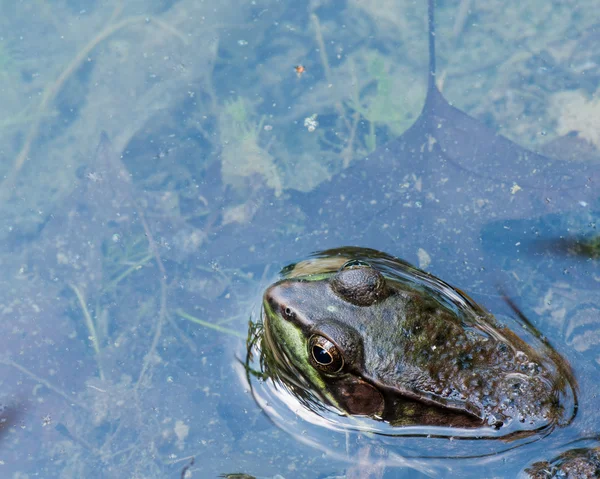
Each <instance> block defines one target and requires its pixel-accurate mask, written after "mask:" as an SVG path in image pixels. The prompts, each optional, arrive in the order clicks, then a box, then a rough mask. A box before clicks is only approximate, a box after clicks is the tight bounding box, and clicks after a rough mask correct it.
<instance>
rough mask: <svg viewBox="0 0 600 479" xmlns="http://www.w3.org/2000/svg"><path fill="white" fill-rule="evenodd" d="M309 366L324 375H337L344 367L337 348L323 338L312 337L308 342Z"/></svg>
mask: <svg viewBox="0 0 600 479" xmlns="http://www.w3.org/2000/svg"><path fill="white" fill-rule="evenodd" d="M308 352H309V357H310V362H311V364H312V365H313V366H314V367H315V368H317V369H319V370H320V371H323V372H325V373H330V374H332V373H337V372H339V371H341V369H342V368H343V367H344V358H343V357H342V353H340V350H339V349H338V347H337V346H336V345H335V344H333V343H332V342H331V341H329V339H327V338H325V337H324V336H318V335H314V336H311V337H310V340H309V341H308Z"/></svg>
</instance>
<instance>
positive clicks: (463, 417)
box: [262, 248, 576, 436]
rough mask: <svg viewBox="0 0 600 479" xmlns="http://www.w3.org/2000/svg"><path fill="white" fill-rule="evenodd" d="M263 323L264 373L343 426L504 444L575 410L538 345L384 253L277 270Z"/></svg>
mask: <svg viewBox="0 0 600 479" xmlns="http://www.w3.org/2000/svg"><path fill="white" fill-rule="evenodd" d="M263 323H264V324H263V326H264V329H263V340H262V348H263V349H264V350H265V351H266V352H267V353H268V361H270V362H271V365H277V368H271V369H277V370H278V371H280V373H278V374H279V376H280V378H281V379H282V380H283V381H284V382H288V383H289V384H291V385H292V387H293V388H294V389H295V390H296V391H298V390H303V391H304V392H305V393H307V394H309V395H310V396H311V397H313V398H316V399H317V400H319V401H322V402H323V403H325V404H328V405H329V406H332V407H334V408H335V409H337V410H338V411H339V412H340V413H342V414H345V415H350V416H368V417H371V418H373V419H376V420H381V421H386V422H388V423H389V424H390V425H392V426H398V427H402V426H415V425H423V426H445V427H455V428H463V429H464V428H467V429H472V428H486V429H487V430H488V431H494V434H498V435H501V436H503V435H509V434H513V433H516V432H520V433H527V432H528V431H529V432H533V431H539V430H541V429H543V428H546V427H548V426H551V425H555V424H561V423H563V424H564V423H565V422H568V421H569V420H570V419H571V418H572V417H573V415H574V412H575V410H576V386H575V382H574V380H573V379H572V374H571V372H570V369H569V366H568V364H567V363H566V362H565V361H564V360H563V359H562V358H561V357H560V356H559V355H558V353H556V351H554V350H553V349H552V348H551V346H550V345H549V344H547V343H546V342H544V341H543V340H542V339H540V338H539V337H537V336H535V335H530V336H531V338H530V339H528V340H527V341H526V340H524V339H523V338H522V337H520V336H519V335H517V334H516V333H515V332H513V331H512V330H511V329H509V328H507V327H506V326H503V325H501V324H500V322H499V321H498V319H496V318H494V317H493V316H492V315H491V314H489V313H488V312H486V311H485V310H484V309H483V308H482V307H480V306H478V305H477V304H476V303H475V302H474V301H473V300H471V299H470V298H469V297H468V296H467V295H466V294H464V293H463V292H461V291H460V290H458V289H456V288H453V287H451V286H450V285H448V284H447V283H445V282H443V281H441V280H440V279H438V278H436V277H434V276H432V275H430V274H428V273H425V272H423V271H421V270H419V269H417V268H415V267H413V266H411V265H409V264H408V263H405V262H403V261H401V260H398V259H396V258H392V257H390V256H387V255H385V254H383V253H378V252H375V251H372V250H365V249H360V248H344V249H340V250H337V251H336V250H332V251H329V252H324V253H321V254H320V255H319V256H318V257H316V258H314V259H312V260H307V261H305V262H302V263H299V264H296V265H294V266H292V267H288V268H287V269H286V270H284V274H283V279H281V280H280V281H278V282H276V283H274V284H272V285H271V286H269V287H268V289H267V290H266V291H265V293H264V297H263ZM281 371H284V372H283V373H281Z"/></svg>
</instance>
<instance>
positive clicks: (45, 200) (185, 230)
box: [0, 0, 599, 478]
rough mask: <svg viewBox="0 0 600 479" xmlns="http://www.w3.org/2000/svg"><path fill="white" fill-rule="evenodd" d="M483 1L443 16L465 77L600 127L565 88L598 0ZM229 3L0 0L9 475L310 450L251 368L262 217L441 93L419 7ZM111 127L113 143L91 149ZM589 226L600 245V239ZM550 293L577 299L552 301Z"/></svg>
mask: <svg viewBox="0 0 600 479" xmlns="http://www.w3.org/2000/svg"><path fill="white" fill-rule="evenodd" d="M469 3H470V2H458V1H452V2H444V5H443V8H441V9H440V11H439V14H438V17H439V18H440V24H441V26H440V34H439V38H440V39H441V40H440V51H441V58H442V59H443V60H442V61H441V64H442V67H441V71H442V75H440V79H439V82H440V84H443V87H444V89H445V91H447V92H448V94H449V95H448V96H449V97H450V99H453V97H455V99H456V103H457V104H459V105H460V106H461V107H463V108H465V109H466V110H467V111H469V112H472V113H475V114H477V115H478V116H480V117H482V118H485V119H487V120H488V121H489V123H490V124H492V125H496V126H499V127H500V128H501V129H502V130H503V131H504V132H505V133H507V134H509V136H511V137H512V138H515V139H518V140H519V141H525V142H526V143H528V144H530V145H531V144H533V145H534V146H538V145H539V144H541V143H540V142H541V141H542V138H541V136H542V135H537V133H536V132H541V131H544V135H543V137H544V139H548V138H554V137H556V136H557V135H558V134H563V133H564V134H567V133H569V132H568V131H566V129H569V130H573V129H575V130H581V135H580V136H582V137H584V138H588V137H590V135H592V133H590V130H589V128H588V129H586V128H587V126H586V125H585V124H581V125H579V123H578V122H579V121H583V120H579V119H578V118H579V117H577V116H576V115H571V116H570V117H569V118H568V119H565V118H564V117H561V116H560V112H561V111H564V108H563V109H562V110H561V109H556V108H555V109H552V108H551V103H552V102H551V101H550V99H551V98H554V100H556V99H557V98H562V97H558V96H557V95H561V92H563V91H564V90H570V89H572V87H573V85H574V84H573V81H574V78H576V77H575V76H574V74H572V73H570V71H569V70H568V64H569V62H570V61H572V60H573V59H576V60H577V65H580V66H581V65H583V66H585V65H589V64H590V63H592V64H593V63H594V61H595V62H596V65H597V59H595V57H593V55H594V52H595V50H594V49H593V48H588V53H589V56H590V58H588V59H586V58H585V56H584V55H583V54H582V53H581V51H580V50H581V47H580V45H585V44H586V43H585V42H589V35H590V34H589V33H588V27H589V23H591V22H592V19H593V18H594V16H593V15H591V14H590V15H588V13H589V12H595V11H596V9H597V5H596V2H595V1H594V0H587V1H583V2H578V5H577V6H576V8H575V7H573V9H572V11H571V10H567V7H566V6H562V5H561V6H557V5H554V9H553V10H550V7H549V6H547V5H546V4H547V2H541V1H539V2H535V3H536V5H538V4H539V5H538V6H543V9H542V12H541V14H539V15H538V13H539V12H536V14H535V15H533V14H531V13H527V14H525V13H524V12H523V9H525V8H533V7H531V6H530V7H527V6H526V5H521V3H522V2H521V3H519V2H509V3H510V5H509V6H508V7H507V6H506V4H505V2H503V1H500V0H497V1H492V2H486V3H485V5H477V7H475V6H473V7H472V8H471V9H467V10H468V11H466V12H464V11H463V10H461V8H463V9H464V4H469ZM220 5H221V6H220V7H219V8H214V6H213V4H211V2H194V1H192V0H179V1H161V0H157V1H153V2H147V1H142V0H133V1H127V2H124V1H121V0H113V1H109V2H101V4H97V2H96V3H95V2H89V1H81V2H74V1H71V0H58V1H55V2H52V3H50V2H46V1H43V0H40V1H35V2H1V3H0V27H1V28H0V31H1V32H2V34H1V35H2V36H1V37H0V82H1V83H2V88H1V89H0V104H2V111H3V118H2V120H0V158H1V161H0V180H1V184H0V205H1V206H0V217H1V223H0V224H1V228H0V241H1V242H2V244H3V245H5V248H2V252H0V264H2V271H3V274H2V275H1V276H0V286H1V287H0V291H1V293H0V312H1V315H2V322H1V324H0V332H1V335H2V336H1V337H2V338H3V341H4V343H2V344H3V348H2V351H3V352H2V353H1V354H0V369H1V370H2V374H3V376H2V378H3V394H5V395H6V397H5V398H4V401H5V402H11V403H13V402H14V403H15V404H23V405H24V406H23V408H22V409H23V411H24V412H23V414H18V415H17V417H18V420H19V421H20V423H19V424H18V425H14V426H12V427H10V428H7V429H6V431H5V430H3V431H2V432H3V437H2V440H3V441H4V442H3V457H2V461H3V465H2V468H3V471H4V473H5V474H6V477H15V478H17V477H18V478H25V477H30V476H33V475H34V474H42V475H43V476H45V477H87V476H89V475H90V474H91V471H96V470H103V471H106V475H107V477H111V476H112V477H123V476H124V475H125V476H128V477H167V476H168V475H170V476H169V477H177V476H178V474H179V473H180V472H181V471H182V470H183V469H184V468H186V469H185V471H184V473H185V474H186V477H196V476H197V475H198V474H202V472H198V471H205V470H206V468H207V467H208V468H210V471H211V472H222V471H226V470H229V469H230V467H229V466H230V465H231V464H235V465H236V467H239V468H244V467H246V466H248V467H249V466H253V465H255V464H256V463H257V462H259V460H260V459H262V458H264V457H267V458H268V461H264V462H265V465H264V469H263V472H264V471H267V470H268V471H270V472H271V473H272V472H273V471H279V470H283V471H285V468H287V470H289V471H290V476H293V475H294V472H295V471H296V469H297V468H301V467H306V464H307V461H306V458H304V457H302V456H301V454H299V455H298V456H297V457H296V456H293V457H290V456H291V455H290V454H289V453H285V452H282V451H279V452H277V451H275V452H273V446H272V444H273V443H274V442H276V441H277V440H278V439H281V440H283V439H282V438H283V437H285V436H284V434H283V433H281V432H279V431H275V432H273V431H269V434H268V435H267V434H264V435H262V433H261V431H262V430H264V429H266V428H267V426H266V425H262V426H261V424H260V421H261V420H263V421H264V418H262V415H261V413H260V411H259V409H258V408H257V407H256V405H254V403H253V402H252V401H251V399H250V398H249V396H248V394H246V392H245V391H242V388H241V387H240V386H239V384H238V383H237V381H236V380H235V376H236V374H238V371H237V370H236V368H237V367H238V362H237V360H236V357H235V356H236V354H238V356H239V353H240V351H241V348H239V343H240V339H241V338H245V337H246V335H245V325H246V322H247V319H248V312H249V311H250V310H251V309H252V307H254V305H255V302H254V299H255V296H256V294H257V293H256V292H257V290H260V285H261V284H264V283H265V282H267V280H268V279H269V277H270V275H271V274H272V270H273V269H274V268H272V267H271V266H270V264H269V261H265V258H267V259H269V258H270V256H269V255H270V249H269V248H270V245H269V244H265V243H264V242H262V237H263V235H264V232H265V231H266V230H267V229H268V230H269V231H276V232H278V233H281V234H284V233H285V234H300V233H301V232H302V227H303V222H304V221H306V218H303V217H302V215H301V213H299V212H297V211H295V210H293V209H286V210H284V211H281V210H277V209H275V207H273V209H271V210H269V213H268V218H267V219H265V218H264V215H263V217H262V220H260V221H259V220H258V219H257V218H259V217H260V212H261V211H264V210H265V209H266V208H268V207H272V203H273V199H274V198H275V199H277V198H284V197H286V195H290V194H293V190H300V191H310V190H312V189H313V188H314V187H315V186H316V185H318V184H319V183H320V182H322V181H324V180H326V179H327V178H329V177H331V175H333V174H336V173H339V172H340V171H341V170H342V169H343V168H345V167H346V166H348V165H349V164H350V163H351V162H352V161H354V160H356V159H358V158H361V157H363V156H364V155H366V154H368V153H370V152H372V151H374V150H375V149H376V148H377V147H379V146H381V145H383V144H385V143H386V142H387V141H388V140H390V139H392V138H394V137H395V136H397V135H398V134H400V133H401V132H403V131H404V130H406V129H407V128H408V127H410V125H411V124H412V121H414V119H415V118H416V117H417V115H418V113H419V110H420V108H421V104H422V99H423V96H424V92H425V84H424V81H423V78H424V74H425V69H426V66H425V65H426V60H425V53H424V52H425V35H424V11H422V10H419V9H417V10H415V6H414V2H408V1H406V2H389V1H387V0H370V1H366V2H364V1H361V2H356V1H350V2H347V4H345V7H344V9H343V10H341V11H340V10H339V7H338V6H336V4H335V2H310V4H307V5H306V6H305V8H304V9H302V8H298V7H297V5H296V4H294V3H293V2H291V3H290V2H275V1H273V2H271V1H266V2H262V3H261V4H260V5H257V2H247V3H244V4H243V5H240V3H239V2H235V1H225V2H221V4H220ZM548 5H550V4H548ZM456 11H458V12H459V13H460V12H462V13H460V14H458V15H454V14H450V12H456ZM382 12H386V14H385V15H384V17H383V18H382V17H381V15H382ZM499 12H501V13H502V14H503V15H505V14H506V15H508V17H507V18H508V19H509V20H507V21H506V22H503V23H502V25H505V26H506V25H508V26H509V27H510V28H508V27H506V29H505V28H504V27H502V28H501V27H500V26H499V25H500V24H499V23H498V22H496V21H495V19H496V18H497V17H498V15H499ZM533 17H535V18H536V19H537V20H536V23H529V19H530V18H533ZM574 25H576V27H577V28H574ZM565 32H576V33H570V35H571V36H570V37H569V41H568V42H567V45H565V46H564V49H563V48H560V46H558V45H556V44H555V43H552V41H553V40H552V39H554V40H556V39H560V38H562V36H564V35H566V33H565ZM490 38H491V39H493V42H492V43H490V40H489V39H490ZM444 39H450V40H444ZM523 44H525V45H526V48H524V47H523ZM578 48H579V50H578ZM546 53H547V54H546ZM539 58H543V59H546V60H548V59H550V60H548V61H552V62H554V63H553V65H554V66H553V68H554V70H553V71H555V72H562V73H561V74H560V75H559V76H558V77H555V76H553V77H552V78H555V80H556V82H555V83H551V82H548V83H545V84H544V85H545V86H544V88H542V90H541V91H538V90H539V89H538V90H536V89H535V88H534V87H533V86H530V85H529V84H528V85H527V88H524V89H523V88H522V86H523V85H522V83H523V82H524V81H525V80H531V79H532V78H538V77H540V76H544V78H546V77H548V76H551V75H550V73H552V72H550V73H548V71H547V67H546V66H544V65H542V66H540V65H539V64H537V63H535V61H537V60H538V59H539ZM298 65H302V66H303V69H302V73H301V74H298V70H297V69H295V66H298ZM544 68H546V70H544ZM582 68H583V67H582ZM586 68H588V67H586ZM590 68H591V67H590ZM586 72H587V73H586V75H587V76H586V79H588V78H590V77H591V76H593V75H596V76H597V75H598V72H597V71H594V70H593V69H591V70H589V69H588V70H586ZM594 78H596V77H594ZM523 90H526V93H528V94H521V93H519V92H522V91H523ZM530 90H531V91H530ZM489 92H491V94H488V93H489ZM589 94H590V92H587V93H586V92H581V91H579V89H577V93H576V95H578V98H581V97H585V98H587V96H586V95H589ZM561 105H563V104H562V103H561ZM585 105H586V107H587V108H589V111H592V110H593V108H596V107H597V101H596V100H593V99H588V100H586V102H585ZM596 109H597V108H596ZM593 111H596V110H593ZM547 112H550V113H552V114H550V113H549V114H548V115H546V113H547ZM552 115H554V116H552ZM516 117H517V118H519V121H518V122H516V123H514V122H509V121H508V119H511V118H516ZM538 118H542V119H543V120H540V121H539V122H538V120H537V119H538ZM532 119H535V121H530V120H532ZM307 120H308V121H307ZM565 125H566V126H565ZM103 131H105V132H106V134H107V137H108V138H110V142H111V143H112V147H110V146H109V143H107V142H106V141H104V140H103V141H102V143H101V147H100V149H98V144H99V141H100V139H101V134H102V132H103ZM590 141H591V140H590ZM592 143H594V141H592ZM596 146H597V145H596ZM261 221H262V223H261ZM242 227H243V228H242ZM247 237H251V238H252V239H253V240H255V241H254V243H253V244H252V246H251V247H248V248H246V249H245V250H244V251H243V253H242V254H238V255H237V256H236V257H244V258H247V261H246V262H243V263H238V264H233V265H232V264H222V263H224V262H226V260H227V257H226V256H227V253H228V252H229V251H233V250H234V249H235V248H242V247H244V248H245V247H246V246H247V243H243V242H242V244H243V246H239V244H238V243H240V242H241V239H244V238H247ZM240 238H241V239H240ZM582 248H583V249H582V250H581V251H580V252H579V253H580V254H587V255H588V256H589V257H590V259H591V260H597V258H598V249H599V248H598V240H597V238H595V239H592V240H590V241H589V242H588V243H586V244H585V245H583V246H582ZM206 251H211V252H213V253H211V254H208V253H206ZM214 252H220V254H221V257H218V255H217V254H216V253H214ZM280 259H281V258H272V259H271V261H279V260H280ZM517 273H520V274H522V272H521V271H520V270H518V268H517V267H515V274H517ZM531 274H534V273H531ZM530 283H532V284H533V283H535V281H534V280H532V281H531V282H530ZM553 288H554V289H552V291H556V290H560V288H561V286H560V285H559V286H555V287H554V286H553ZM563 289H564V288H563ZM550 292H551V291H548V292H547V294H550ZM537 296H538V297H544V295H541V294H538V295H537ZM555 296H560V294H558V293H556V294H555ZM249 298H250V299H249ZM535 307H538V308H540V309H543V308H546V309H543V311H547V310H549V311H550V312H551V315H552V320H553V321H556V322H559V321H560V320H563V322H564V321H566V319H565V317H566V313H564V312H563V314H562V316H560V310H561V307H560V302H559V301H558V300H556V301H554V302H553V303H552V306H551V307H550V306H548V305H544V304H541V303H540V304H539V305H536V306H535ZM586 311H587V310H586ZM587 317H588V316H586V318H587ZM578 321H579V322H578V323H577V324H580V323H581V324H587V323H586V321H585V320H584V319H582V320H578ZM564 328H566V332H565V335H566V336H568V338H570V339H569V340H572V342H573V343H576V344H579V343H578V342H577V338H579V337H580V336H581V334H580V333H578V332H577V331H575V332H573V331H572V330H569V327H568V326H564ZM571 329H573V328H571ZM573 338H574V339H573ZM590 347H591V346H590ZM236 348H237V349H236ZM242 352H243V351H242ZM238 359H239V357H238ZM247 423H251V424H253V425H254V424H258V425H259V426H257V427H256V431H258V432H257V433H256V434H254V433H249V431H248V430H247V429H244V428H243V425H244V424H247ZM261 427H262V428H263V429H261ZM40 437H43V438H44V440H43V441H40V440H39V438H40ZM192 458H195V460H193V459H192ZM319 461H322V462H321V464H324V463H326V461H325V460H323V459H322V458H321V459H320V458H311V459H310V460H309V461H308V463H310V464H309V465H310V466H311V467H312V466H313V465H314V464H316V463H319ZM327 467H329V466H327ZM271 475H272V474H271Z"/></svg>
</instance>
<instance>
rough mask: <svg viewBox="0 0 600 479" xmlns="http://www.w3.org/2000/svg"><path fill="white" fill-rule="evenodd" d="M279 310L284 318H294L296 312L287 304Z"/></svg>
mask: <svg viewBox="0 0 600 479" xmlns="http://www.w3.org/2000/svg"><path fill="white" fill-rule="evenodd" d="M281 310H282V311H283V317H284V318H285V319H288V320H289V319H294V317H295V316H296V313H294V310H293V309H292V308H290V307H289V306H284V307H282V308H281Z"/></svg>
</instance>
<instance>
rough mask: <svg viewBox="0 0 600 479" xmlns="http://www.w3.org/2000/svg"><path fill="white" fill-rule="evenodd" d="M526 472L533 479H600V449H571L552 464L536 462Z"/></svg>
mask: <svg viewBox="0 0 600 479" xmlns="http://www.w3.org/2000/svg"><path fill="white" fill-rule="evenodd" d="M526 472H527V473H528V476H527V477H530V478H531V479H551V478H561V479H592V478H594V477H600V448H598V447H594V448H581V449H571V450H570V451H567V452H565V453H563V454H561V455H559V456H558V457H556V458H555V459H553V460H552V461H550V462H548V461H541V462H536V463H535V464H533V465H532V466H531V467H529V468H527V469H526Z"/></svg>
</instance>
